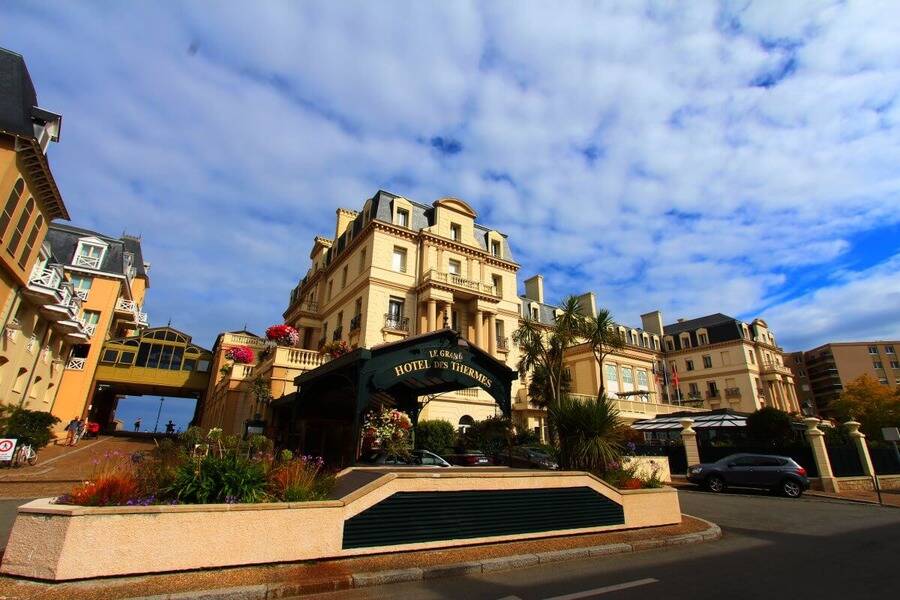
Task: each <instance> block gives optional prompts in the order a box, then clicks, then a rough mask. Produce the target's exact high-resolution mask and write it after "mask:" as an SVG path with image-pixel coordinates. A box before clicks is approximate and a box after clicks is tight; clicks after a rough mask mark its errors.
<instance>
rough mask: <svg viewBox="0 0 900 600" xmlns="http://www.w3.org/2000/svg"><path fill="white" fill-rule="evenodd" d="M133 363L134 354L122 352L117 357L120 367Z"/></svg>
mask: <svg viewBox="0 0 900 600" xmlns="http://www.w3.org/2000/svg"><path fill="white" fill-rule="evenodd" d="M133 362H134V352H123V353H122V354H121V355H120V356H119V364H120V365H130V364H131V363H133Z"/></svg>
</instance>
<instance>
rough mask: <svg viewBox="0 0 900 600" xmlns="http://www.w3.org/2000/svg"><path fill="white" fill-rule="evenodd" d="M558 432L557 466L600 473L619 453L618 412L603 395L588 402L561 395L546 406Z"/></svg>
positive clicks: (619, 430)
mask: <svg viewBox="0 0 900 600" xmlns="http://www.w3.org/2000/svg"><path fill="white" fill-rule="evenodd" d="M547 410H548V413H549V414H550V415H551V416H552V419H553V422H554V423H555V425H556V428H557V431H558V433H559V464H560V466H561V467H562V468H563V469H574V470H579V471H589V472H592V473H597V474H602V473H603V472H605V471H606V469H607V467H608V465H610V464H611V463H614V462H616V461H617V460H618V459H619V457H620V456H621V453H622V447H621V445H620V441H621V421H620V419H619V411H618V409H616V407H615V406H614V405H613V403H612V402H610V401H609V399H608V398H607V397H606V396H605V395H600V396H598V397H597V398H592V399H590V400H583V401H582V400H575V399H574V398H572V397H571V396H563V397H562V398H560V399H559V400H558V401H557V402H555V403H553V404H551V405H550V406H549V407H548V409H547Z"/></svg>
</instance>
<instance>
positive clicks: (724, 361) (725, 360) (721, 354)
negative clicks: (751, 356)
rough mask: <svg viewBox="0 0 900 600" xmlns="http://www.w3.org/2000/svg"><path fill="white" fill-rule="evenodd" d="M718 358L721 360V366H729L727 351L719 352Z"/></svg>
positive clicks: (729, 354)
mask: <svg viewBox="0 0 900 600" xmlns="http://www.w3.org/2000/svg"><path fill="white" fill-rule="evenodd" d="M719 358H721V359H722V365H723V366H728V365H730V364H731V353H729V352H728V351H725V352H719Z"/></svg>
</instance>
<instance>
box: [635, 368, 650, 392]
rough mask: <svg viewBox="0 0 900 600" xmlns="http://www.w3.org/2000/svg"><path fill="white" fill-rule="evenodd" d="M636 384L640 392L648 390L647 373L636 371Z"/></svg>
mask: <svg viewBox="0 0 900 600" xmlns="http://www.w3.org/2000/svg"><path fill="white" fill-rule="evenodd" d="M637 382H638V387H639V388H640V389H642V390H646V389H649V387H650V382H649V380H648V379H647V371H638V372H637Z"/></svg>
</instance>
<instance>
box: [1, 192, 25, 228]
mask: <svg viewBox="0 0 900 600" xmlns="http://www.w3.org/2000/svg"><path fill="white" fill-rule="evenodd" d="M24 191H25V182H24V181H22V179H21V178H19V180H18V181H16V184H15V185H14V186H13V189H12V191H11V192H10V193H9V198H8V199H7V200H6V206H4V207H3V213H2V214H0V236H3V237H6V236H5V235H4V234H5V233H6V228H7V227H8V226H9V222H10V221H12V216H13V213H14V212H16V206H18V205H19V200H20V199H21V198H22V192H24Z"/></svg>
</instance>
